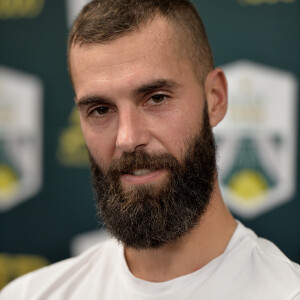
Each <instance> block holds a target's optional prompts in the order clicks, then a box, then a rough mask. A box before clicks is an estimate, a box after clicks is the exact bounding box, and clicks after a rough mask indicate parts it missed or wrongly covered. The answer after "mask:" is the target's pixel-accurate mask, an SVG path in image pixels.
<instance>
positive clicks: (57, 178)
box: [0, 0, 300, 285]
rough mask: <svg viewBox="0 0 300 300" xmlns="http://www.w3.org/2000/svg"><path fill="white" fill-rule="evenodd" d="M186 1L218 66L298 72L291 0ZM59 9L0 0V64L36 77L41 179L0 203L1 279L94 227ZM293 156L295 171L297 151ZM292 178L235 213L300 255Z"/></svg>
mask: <svg viewBox="0 0 300 300" xmlns="http://www.w3.org/2000/svg"><path fill="white" fill-rule="evenodd" d="M194 3H195V4H196V6H197V8H198V9H199V12H200V14H201V15H202V17H203V20H204V23H205V25H206V28H207V32H208V36H209V39H210V42H211V46H212V49H213V52H214V56H215V62H216V65H223V64H226V63H229V62H232V61H235V60H238V59H247V60H251V61H254V62H258V63H262V64H265V65H268V66H271V67H275V68H279V69H283V70H287V71H289V72H292V73H293V74H294V75H295V76H296V78H299V75H300V65H299V64H300V60H299V53H300V39H299V28H300V26H299V25H300V24H299V20H300V18H299V17H300V16H299V12H300V10H299V9H300V5H299V1H298V0H294V1H293V0H289V1H288V0H286V1H279V0H277V1H276V0H268V1H267V0H265V1H264V0H240V1H238V0H226V1H223V0H213V1H212V0H198V1H194ZM66 10H67V2H65V1H62V0H51V1H50V0H45V1H42V0H40V1H38V0H36V1H33V0H31V1H29V0H27V1H26V0H23V1H16V0H0V66H5V67H8V68H11V69H14V70H18V71H21V72H26V73H29V74H31V75H34V76H36V77H38V78H39V79H40V80H41V82H42V84H43V113H42V118H43V125H42V131H43V140H42V142H43V185H42V188H41V189H40V190H39V192H38V193H37V194H36V195H35V196H33V197H30V198H29V199H26V201H23V202H22V203H20V204H19V205H16V206H14V207H13V208H12V209H10V210H6V211H3V212H0V253H1V254H0V278H1V276H2V279H0V284H2V285H3V284H5V283H6V282H7V281H9V280H10V279H12V278H14V277H16V276H18V275H20V274H22V273H24V272H26V271H27V270H29V269H31V268H35V267H38V266H39V265H43V264H44V263H46V262H45V261H44V260H43V259H46V260H47V261H49V262H55V261H58V260H61V259H64V258H66V257H69V256H70V241H71V240H72V238H73V237H74V236H76V235H78V234H80V233H84V232H88V231H90V230H94V229H96V228H101V225H100V223H99V221H97V219H96V216H95V206H94V201H93V196H92V191H91V184H90V177H89V170H88V167H87V165H86V157H85V156H84V155H85V152H84V146H83V144H82V139H81V136H80V134H79V133H78V132H79V125H78V120H77V118H76V114H74V112H73V107H74V103H73V92H72V88H71V84H70V81H69V78H68V73H67V66H66V38H67V33H68V24H67V11H66ZM298 110H299V108H298ZM298 112H299V111H298ZM297 127H298V128H297V129H299V122H298V123H297ZM68 145H69V146H68ZM70 145H71V146H70ZM298 153H299V151H298ZM295 164H296V169H297V174H298V171H299V160H296V161H295ZM297 183H299V179H297ZM298 186H299V184H297V188H296V193H295V195H294V196H293V197H292V198H291V200H290V201H288V202H286V203H284V204H282V205H279V206H277V207H276V208H274V209H271V210H269V211H268V212H266V213H264V214H261V215H259V216H257V217H255V218H252V219H243V218H242V217H240V216H236V217H237V218H239V219H240V220H241V221H242V222H243V223H244V224H245V225H247V226H249V227H250V228H252V229H254V230H255V231H256V232H257V233H258V234H259V235H260V236H263V237H266V238H268V239H270V240H272V241H273V242H274V243H275V244H277V245H278V246H279V247H280V248H281V249H282V251H283V252H285V253H286V254H287V256H289V257H290V258H291V259H293V260H294V261H296V262H298V263H300V195H299V187H298ZM33 255H34V256H33ZM42 258H43V259H42ZM1 281H2V282H1Z"/></svg>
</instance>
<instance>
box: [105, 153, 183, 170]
mask: <svg viewBox="0 0 300 300" xmlns="http://www.w3.org/2000/svg"><path fill="white" fill-rule="evenodd" d="M178 165H179V162H178V161H177V159H176V158H175V157H174V156H173V155H172V154H170V153H160V154H159V153H158V154H149V153H147V152H146V151H144V150H139V151H137V152H125V153H123V154H122V156H121V157H120V158H119V159H117V160H113V161H112V162H111V164H110V166H109V168H108V170H107V175H113V176H116V175H120V174H125V173H127V174H128V173H131V172H133V171H134V170H135V169H155V170H157V169H169V170H171V171H172V170H174V169H176V167H178Z"/></svg>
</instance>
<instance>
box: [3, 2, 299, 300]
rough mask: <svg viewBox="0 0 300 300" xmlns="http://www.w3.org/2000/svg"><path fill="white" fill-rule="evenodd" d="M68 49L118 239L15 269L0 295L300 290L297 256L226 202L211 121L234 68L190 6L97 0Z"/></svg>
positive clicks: (103, 210) (96, 172)
mask: <svg viewBox="0 0 300 300" xmlns="http://www.w3.org/2000/svg"><path fill="white" fill-rule="evenodd" d="M68 54H69V68H70V74H71V79H72V82H73V86H74V90H75V101H76V105H77V107H78V109H79V114H80V121H81V126H82V132H83V135H84V138H85V141H86V144H87V148H88V150H89V153H90V158H91V170H92V175H93V181H94V189H95V195H96V198H97V205H98V208H99V214H100V215H101V218H102V220H103V221H104V223H105V225H106V227H107V229H108V230H109V231H110V233H111V234H112V235H113V237H114V238H115V239H114V240H110V241H107V242H105V243H103V244H100V245H97V246H95V247H94V248H92V249H90V250H88V251H87V252H86V253H84V254H82V255H80V256H79V257H76V258H72V259H69V260H66V261H63V262H60V263H57V264H54V265H52V266H50V267H46V268H44V269H41V270H38V271H36V272H34V273H31V274H29V275H26V276H24V277H23V278H21V279H18V280H17V281H15V282H14V283H12V284H11V285H9V286H8V287H7V288H6V289H4V291H3V294H2V298H1V299H272V300H273V299H300V267H299V266H298V265H297V264H295V263H293V262H291V261H290V260H289V259H288V258H286V257H285V256H284V255H283V254H282V253H281V252H280V250H279V249H278V248H277V247H276V246H275V245H274V244H272V243H271V242H269V241H267V240H264V239H260V238H258V237H257V236H256V235H255V234H254V233H253V232H252V231H251V230H249V229H246V228H245V227H244V226H243V225H242V224H241V223H239V222H237V221H235V220H234V218H233V217H232V215H231V214H230V213H229V211H228V210H227V208H226V206H225V204H224V202H223V199H222V195H221V193H220V189H219V186H218V180H217V171H216V160H215V145H214V139H213V135H212V130H211V128H212V127H214V126H216V125H217V124H218V123H219V122H220V121H221V120H222V119H223V117H224V115H225V113H226V109H227V86H226V79H225V76H224V73H223V71H222V70H221V69H219V68H216V69H214V67H213V59H212V54H211V50H210V47H209V44H208V41H207V38H206V34H205V31H204V28H203V25H202V22H201V20H200V18H199V16H198V14H197V12H196V10H195V9H194V7H193V6H192V5H191V4H190V3H189V2H188V1H187V0H143V1H140V0H114V1H110V0H94V1H92V2H91V3H89V4H88V5H86V6H85V8H83V10H82V11H81V13H80V15H79V16H78V17H77V19H76V21H75V23H74V26H73V28H72V31H71V33H70V38H69V53H68ZM115 240H116V241H118V242H116V241H115Z"/></svg>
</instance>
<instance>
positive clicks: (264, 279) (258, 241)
mask: <svg viewBox="0 0 300 300" xmlns="http://www.w3.org/2000/svg"><path fill="white" fill-rule="evenodd" d="M238 231H239V233H238V239H237V240H238V243H237V246H236V248H235V252H236V253H235V255H234V257H236V258H238V259H237V261H236V263H238V264H239V265H240V268H239V269H240V270H242V272H243V274H242V278H243V282H244V284H245V285H247V286H248V287H252V288H253V289H257V288H259V289H261V290H262V293H263V292H266V291H268V290H270V291H272V295H276V294H277V295H281V294H282V296H284V297H283V298H282V299H296V298H293V297H295V296H296V294H297V293H300V266H299V265H298V264H297V263H294V262H292V261H291V260H290V259H289V258H287V257H286V256H285V255H284V254H283V253H282V252H281V250H280V249H279V248H278V247H277V246H276V245H275V244H274V243H272V242H271V241H269V240H266V239H264V238H260V237H257V235H256V234H255V233H254V232H253V231H252V230H250V229H248V228H246V227H244V226H243V225H242V224H239V226H238ZM287 295H288V298H285V297H286V296H287Z"/></svg>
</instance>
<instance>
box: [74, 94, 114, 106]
mask: <svg viewBox="0 0 300 300" xmlns="http://www.w3.org/2000/svg"><path fill="white" fill-rule="evenodd" d="M110 102H111V101H110V100H109V99H108V98H105V97H101V96H90V97H83V98H81V99H79V100H78V102H77V103H76V106H77V107H78V108H81V107H83V106H86V105H90V104H96V103H97V104H107V103H110Z"/></svg>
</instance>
